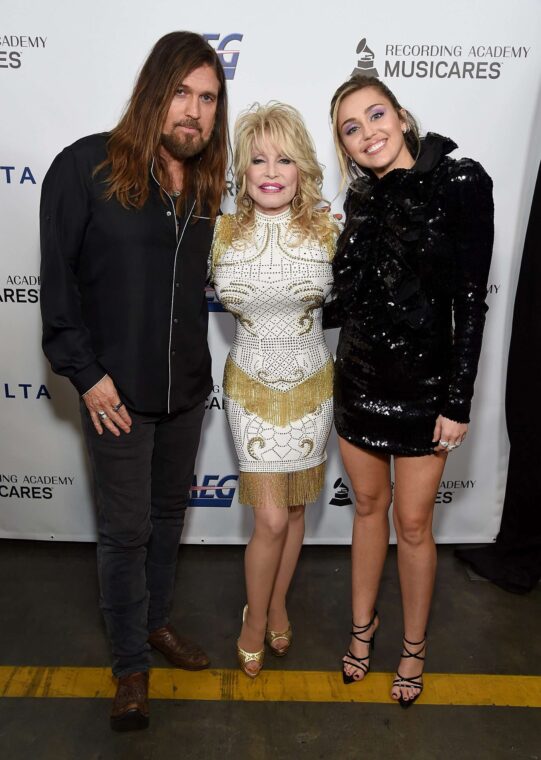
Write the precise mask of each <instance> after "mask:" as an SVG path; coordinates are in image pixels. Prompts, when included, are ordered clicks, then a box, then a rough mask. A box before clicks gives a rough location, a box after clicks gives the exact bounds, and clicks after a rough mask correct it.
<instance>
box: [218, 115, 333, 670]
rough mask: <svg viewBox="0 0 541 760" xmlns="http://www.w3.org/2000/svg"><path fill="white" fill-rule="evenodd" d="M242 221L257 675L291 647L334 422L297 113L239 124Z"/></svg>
mask: <svg viewBox="0 0 541 760" xmlns="http://www.w3.org/2000/svg"><path fill="white" fill-rule="evenodd" d="M234 163H235V175H236V181H237V186H238V194H237V199H236V206H237V208H236V213H235V214H226V215H224V216H222V217H220V218H219V219H218V220H217V224H216V231H215V236H214V243H213V249H212V277H213V281H214V285H215V288H216V293H217V295H218V297H219V298H220V300H221V302H222V304H223V305H224V306H225V308H226V309H227V310H228V311H230V312H231V313H232V314H233V315H234V316H235V318H236V334H235V339H234V342H233V345H232V346H231V350H230V353H229V356H228V359H227V362H226V366H225V372H224V401H225V410H226V414H227V419H228V421H229V425H230V427H231V432H232V436H233V440H234V444H235V448H236V451H237V455H238V458H239V470H240V487H239V501H240V502H241V503H243V504H248V505H250V506H252V507H253V508H254V510H253V512H254V529H253V533H252V536H251V538H250V541H249V542H248V545H247V547H246V554H245V574H246V592H247V602H248V603H247V605H246V607H245V609H244V614H243V624H242V630H241V632H240V636H239V639H238V642H237V653H238V658H239V664H240V667H241V669H242V670H243V671H244V673H246V675H247V676H249V677H251V678H254V677H255V676H257V675H258V673H259V672H260V670H261V667H262V665H263V656H264V641H265V639H266V641H267V643H268V645H269V646H270V650H271V652H272V653H273V654H275V655H277V656H283V655H285V654H286V653H287V651H288V649H289V646H290V644H291V640H292V631H291V625H290V622H289V617H288V614H287V610H286V594H287V591H288V588H289V585H290V582H291V579H292V577H293V574H294V571H295V567H296V565H297V560H298V557H299V552H300V549H301V545H302V541H303V537H304V509H305V504H306V503H307V502H310V501H314V500H315V499H317V496H318V494H319V492H320V490H321V487H322V484H323V476H324V466H325V459H326V453H325V447H326V443H327V438H328V435H329V431H330V427H331V424H332V375H333V362H332V358H331V355H330V352H329V350H328V348H327V346H326V344H325V340H324V337H323V332H322V326H321V307H322V304H323V302H324V300H325V298H326V297H327V295H328V294H329V292H330V289H331V284H332V273H331V260H332V256H333V252H334V246H335V240H336V236H337V230H336V226H335V223H334V221H333V220H332V218H331V217H330V215H329V213H328V212H326V211H323V210H322V209H321V205H322V196H321V187H322V179H323V178H322V172H321V168H320V166H319V164H318V162H317V157H316V153H315V149H314V145H313V142H312V140H311V138H310V135H309V134H308V132H307V130H306V127H305V125H304V123H303V120H302V118H301V116H300V114H299V113H298V112H297V111H296V110H295V109H294V108H292V107H291V106H288V105H284V104H281V103H270V104H269V105H267V106H259V105H255V106H253V107H252V108H251V109H250V110H248V111H247V112H245V113H243V114H241V116H240V117H239V119H238V120H237V124H236V127H235V157H234Z"/></svg>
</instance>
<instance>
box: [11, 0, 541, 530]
mask: <svg viewBox="0 0 541 760" xmlns="http://www.w3.org/2000/svg"><path fill="white" fill-rule="evenodd" d="M3 5H4V7H3V8H2V18H1V28H0V86H1V101H0V102H1V104H2V107H1V117H0V209H1V215H2V216H1V224H0V250H1V257H0V420H1V437H0V536H3V537H19V538H36V539H57V540H93V539H94V538H95V521H94V509H93V506H92V495H91V485H90V479H89V472H88V465H87V462H86V458H85V453H84V450H83V445H82V439H81V436H80V431H79V421H78V400H77V397H76V393H75V391H74V390H73V389H72V387H71V385H70V384H69V382H68V381H67V380H65V379H63V378H59V377H55V376H54V375H53V374H52V373H51V371H50V369H49V368H48V365H47V363H46V361H45V359H44V357H43V356H42V354H41V349H40V337H41V335H40V329H41V328H40V319H39V277H38V273H39V247H38V222H37V219H38V205H39V193H40V187H41V181H42V178H43V176H44V174H45V172H46V170H47V168H48V166H49V164H50V163H51V161H52V159H53V158H54V156H55V155H56V154H57V153H58V152H59V151H60V150H61V149H62V148H63V147H64V146H65V145H67V144H70V143H71V142H73V141H74V140H76V139H77V138H79V137H81V136H83V135H85V134H90V133H92V132H97V131H103V130H105V129H109V128H111V127H112V126H113V125H114V124H115V123H116V121H117V120H118V117H119V115H120V112H121V110H122V108H123V106H124V104H125V102H126V100H127V98H128V97H129V94H130V92H131V89H132V86H133V82H134V78H135V75H136V73H137V71H138V69H139V67H140V65H141V63H142V62H143V60H144V58H145V57H146V55H147V53H148V52H149V50H150V48H151V47H152V45H153V44H154V42H156V40H157V39H158V38H159V37H161V36H162V35H163V34H165V33H167V32H170V31H173V30H175V29H190V30H193V31H197V32H200V33H201V34H207V35H211V37H210V39H211V44H213V45H214V46H216V47H217V49H222V50H223V51H224V53H223V61H224V65H225V66H226V67H227V70H228V75H229V76H230V79H229V81H228V87H229V96H230V104H231V117H232V121H233V119H234V117H235V115H236V114H237V113H238V111H239V110H240V109H242V108H245V107H247V106H248V105H250V104H251V103H252V102H254V101H256V100H257V101H260V102H266V101H268V100H271V99H277V100H282V101H285V102H287V103H291V104H293V105H295V106H296V107H298V108H299V109H300V110H301V112H302V113H303V115H304V116H305V119H306V122H307V124H308V127H309V129H310V131H311V132H312V134H313V136H314V139H315V142H316V145H317V148H318V155H319V158H320V161H321V162H322V163H323V164H324V165H325V167H326V170H325V192H326V196H327V198H329V199H331V200H333V208H334V210H335V211H341V203H342V199H341V198H339V197H335V196H336V194H337V189H338V184H339V181H338V173H337V167H336V160H335V157H334V151H333V147H332V139H331V133H330V128H329V120H328V115H327V114H328V104H329V100H330V97H331V95H332V93H333V92H334V90H335V88H336V87H337V86H338V84H340V83H341V82H342V81H343V80H344V79H346V78H347V77H348V76H349V75H350V74H351V72H352V71H353V69H354V68H356V67H357V66H360V67H363V68H364V70H366V69H371V70H372V69H376V71H377V73H378V74H379V76H380V77H381V78H383V79H385V81H386V82H387V83H388V84H389V85H390V87H391V89H393V90H394V91H395V92H396V94H397V96H398V98H399V100H400V101H401V102H402V103H403V104H404V105H405V106H406V107H407V108H409V109H410V110H411V111H412V112H413V113H414V114H415V115H416V116H417V117H418V118H419V120H420V122H421V125H422V127H423V129H424V130H425V131H427V130H431V131H436V132H440V133H442V134H445V135H448V136H450V137H452V138H453V139H454V140H455V141H456V142H457V143H458V145H459V146H460V147H459V150H458V151H457V152H456V154H455V155H456V156H462V155H466V156H472V157H473V158H476V159H478V160H479V161H481V163H482V164H483V165H484V166H485V168H486V169H487V171H488V172H489V174H490V175H491V176H492V177H493V180H494V186H495V205H496V243H495V252H494V263H493V266H492V271H491V276H490V289H489V305H490V310H489V313H488V322H487V329H486V337H485V343H484V348H483V355H482V360H481V366H480V374H479V377H478V381H477V385H476V397H475V401H474V406H473V424H472V426H471V432H470V435H469V437H468V441H467V444H466V445H464V446H463V447H462V448H461V449H460V450H459V451H457V452H455V453H454V454H453V455H452V456H451V457H450V458H449V462H448V465H447V469H446V472H445V475H444V479H443V481H442V484H441V488H440V492H439V494H438V500H437V501H438V503H437V508H436V520H435V531H436V536H437V539H438V540H439V541H440V542H455V541H457V542H469V541H471V542H478V541H490V540H492V539H493V538H494V537H495V535H496V533H497V531H498V526H499V520H500V514H501V508H502V503H503V495H504V490H505V476H506V467H507V452H508V442H507V437H506V433H505V424H504V417H503V393H504V387H505V367H506V356H507V346H508V338H509V331H510V321H511V314H512V305H513V298H514V290H515V283H516V277H517V273H518V266H519V263H520V254H521V251H522V245H523V239H524V233H525V228H526V222H527V217H528V213H529V208H530V202H531V197H532V193H533V185H534V180H535V175H536V172H537V166H538V164H539V158H540V156H541V130H540V129H539V121H540V118H541V107H540V101H539V85H540V79H541V77H540V74H541V66H540V48H539V39H540V32H541V3H539V2H538V0H518V2H515V3H509V2H508V0H447V2H445V3H443V2H442V3H437V2H434V0H408V2H403V1H402V0H388V2H387V3H384V4H379V5H377V4H374V3H363V2H362V1H361V2H359V0H341V2H340V4H339V5H337V6H336V9H335V10H332V9H329V6H328V5H325V6H321V10H317V5H316V4H315V3H314V2H312V1H311V0H297V2H295V3H292V2H290V1H289V0H287V1H286V0H274V2H273V3H272V5H270V6H265V5H264V4H261V3H259V4H258V3H254V2H253V0H236V1H235V2H233V3H223V2H219V1H218V0H207V2H206V3H205V4H204V5H203V4H200V5H198V4H197V3H190V4H188V3H178V2H177V1H176V0H154V2H153V3H152V4H151V3H143V2H141V0H129V2H128V0H114V1H113V2H112V1H111V0H93V2H92V3H91V4H89V3H88V2H83V1H82V0H34V1H33V2H29V0H18V2H17V4H15V3H10V4H9V7H8V4H7V2H6V1H5V0H4V2H3ZM357 50H358V52H357ZM230 204H231V199H229V200H228V201H227V203H226V204H225V205H226V207H227V206H228V205H230ZM208 297H209V308H210V309H211V314H210V346H211V351H212V355H213V373H214V377H215V382H216V386H215V392H214V393H213V395H212V396H211V397H210V398H209V402H208V406H209V409H208V412H207V416H206V420H205V426H204V431H203V440H202V444H201V448H200V451H199V456H198V461H197V471H196V475H195V484H196V485H197V486H198V489H197V490H194V491H193V492H192V495H193V497H194V498H193V501H192V503H193V508H192V509H190V510H189V516H188V520H187V527H186V530H185V533H184V541H187V542H206V543H237V542H243V541H245V540H246V538H247V537H248V535H249V531H250V525H251V515H250V510H249V509H248V508H245V507H241V506H239V505H238V503H237V501H236V492H237V488H236V487H237V481H236V476H237V470H236V462H235V457H234V452H233V448H232V445H231V442H230V439H229V431H228V429H227V425H226V421H225V415H224V413H223V411H222V409H221V374H222V368H223V363H224V359H225V356H226V353H227V345H228V341H229V340H230V338H231V335H232V329H233V325H232V317H230V315H228V314H225V313H223V312H219V311H214V310H212V309H213V308H214V304H213V294H212V293H211V292H210V293H209V294H208ZM336 337H337V336H336V335H333V334H331V335H330V336H329V341H330V343H331V344H332V347H334V345H335V342H336ZM341 479H342V480H341ZM339 480H341V482H339ZM201 486H208V488H207V489H206V490H202V489H201ZM348 486H349V484H348V483H347V480H346V479H345V476H344V473H343V468H342V465H341V462H340V459H339V456H338V453H337V450H336V444H335V440H334V438H333V439H332V440H331V443H330V446H329V463H328V476H327V483H326V487H325V490H324V493H323V495H322V497H321V499H320V501H319V503H318V504H315V505H313V506H311V507H310V508H309V511H308V520H307V542H311V543H346V542H348V541H349V540H350V532H351V519H352V506H351V504H350V500H349V498H348Z"/></svg>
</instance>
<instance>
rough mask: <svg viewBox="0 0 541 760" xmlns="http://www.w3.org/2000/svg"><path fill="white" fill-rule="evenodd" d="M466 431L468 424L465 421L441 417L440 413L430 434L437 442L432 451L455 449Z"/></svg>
mask: <svg viewBox="0 0 541 760" xmlns="http://www.w3.org/2000/svg"><path fill="white" fill-rule="evenodd" d="M467 432H468V426H467V425H466V424H465V423H463V422H454V421H453V420H449V419H447V417H442V416H441V414H440V416H439V417H438V419H437V420H436V425H435V427H434V434H433V436H432V440H433V441H437V442H438V445H437V446H436V447H435V448H434V451H452V450H453V449H456V447H457V446H460V444H461V443H462V441H463V440H464V438H465V437H466V433H467Z"/></svg>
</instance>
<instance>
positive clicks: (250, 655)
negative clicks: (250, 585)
mask: <svg viewBox="0 0 541 760" xmlns="http://www.w3.org/2000/svg"><path fill="white" fill-rule="evenodd" d="M247 611H248V605H247V604H246V605H244V609H243V611H242V622H243V623H244V620H245V618H246V612H247ZM264 657H265V647H263V649H260V650H259V652H247V651H246V650H245V649H241V647H239V641H238V639H237V658H238V661H239V667H240V669H241V670H242V672H243V673H244V674H245V675H247V676H248V678H256V677H257V676H258V675H259V674H260V673H261V668H262V667H263V659H264ZM249 662H257V663H259V669H258V670H256V671H255V672H252V671H251V670H248V668H247V667H246V666H247V665H248V663H249Z"/></svg>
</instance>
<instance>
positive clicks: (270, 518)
mask: <svg viewBox="0 0 541 760" xmlns="http://www.w3.org/2000/svg"><path fill="white" fill-rule="evenodd" d="M261 478H263V479H264V478H265V475H264V474H262V475H261ZM266 491H267V493H268V494H269V496H268V501H267V502H266V503H265V504H264V505H262V506H259V507H255V508H254V510H253V514H254V530H253V533H252V536H251V538H250V541H249V542H248V545H247V546H246V552H245V554H244V572H245V578H246V596H247V600H248V614H247V615H246V620H245V621H244V623H243V626H242V629H241V633H240V636H239V646H240V647H241V648H242V649H244V650H246V651H247V652H258V651H259V650H260V649H262V648H263V645H264V640H265V630H266V628H267V610H268V608H269V602H270V598H271V594H272V590H273V587H274V582H275V578H276V574H277V572H278V567H279V565H280V560H281V557H282V549H283V547H284V544H285V541H286V536H287V531H288V521H289V515H288V511H287V509H284V508H283V507H277V506H276V505H275V504H274V503H273V501H272V489H271V488H269V489H266ZM247 668H248V669H249V670H251V671H252V672H253V673H256V672H257V671H258V670H260V665H259V663H257V662H250V663H248V665H247Z"/></svg>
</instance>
